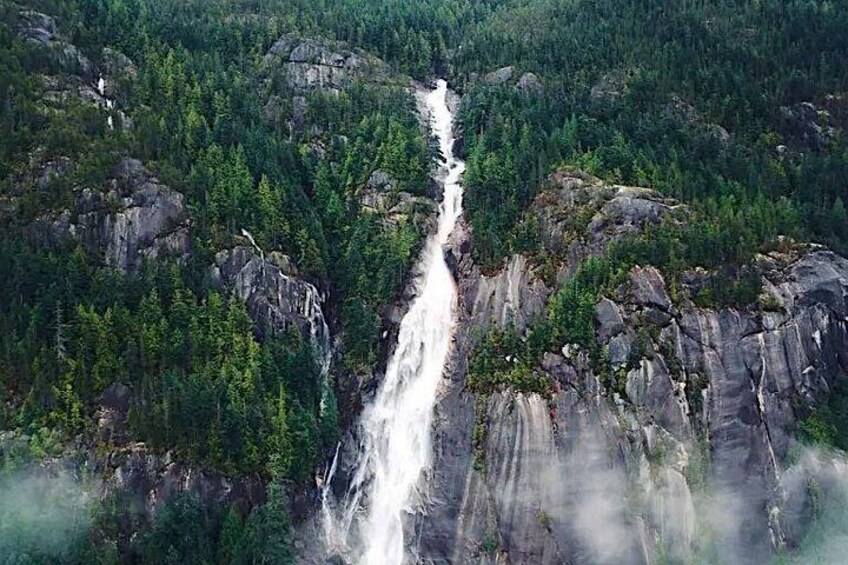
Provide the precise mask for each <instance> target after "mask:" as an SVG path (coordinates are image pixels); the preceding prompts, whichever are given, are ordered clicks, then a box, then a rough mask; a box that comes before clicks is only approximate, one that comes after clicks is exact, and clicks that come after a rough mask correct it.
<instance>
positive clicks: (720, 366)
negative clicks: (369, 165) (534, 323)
mask: <svg viewBox="0 0 848 565" xmlns="http://www.w3.org/2000/svg"><path fill="white" fill-rule="evenodd" d="M683 212H684V211H683V210H682V209H681V207H679V206H678V205H677V204H676V203H674V202H672V201H668V200H665V199H663V198H661V197H660V196H659V195H657V194H656V193H653V192H651V191H648V190H645V189H638V188H632V187H612V186H606V185H604V184H603V183H601V182H600V181H597V179H592V178H590V177H586V176H583V175H573V174H567V173H558V174H557V175H555V176H554V177H553V179H552V183H551V186H549V187H548V188H547V189H546V190H544V191H543V193H542V194H541V195H540V196H539V197H538V199H537V201H536V203H535V204H534V206H533V207H532V209H531V214H532V215H534V216H535V218H536V221H537V222H538V225H539V226H540V237H541V239H542V241H543V246H544V248H545V249H548V250H552V249H554V246H559V247H558V248H557V249H556V252H557V255H558V256H560V257H562V256H564V257H567V258H568V259H567V261H566V262H565V264H564V265H561V266H560V267H559V268H558V269H555V271H557V272H558V276H557V277H551V276H550V274H549V275H548V276H547V277H546V278H547V279H548V280H550V279H551V278H562V277H563V276H566V275H567V274H568V273H570V272H572V271H573V269H574V268H575V267H576V265H577V264H579V262H580V261H581V260H582V259H583V258H585V257H587V256H590V255H596V254H599V253H601V252H602V251H603V249H604V248H605V247H606V246H608V245H609V243H610V242H612V241H615V240H616V239H618V238H620V237H622V236H623V235H624V234H628V233H633V232H635V231H638V230H639V229H641V227H643V226H644V225H645V224H647V223H653V222H657V221H660V219H662V218H663V217H666V218H669V219H673V217H674V216H669V215H673V214H680V213H683ZM574 218H580V221H581V223H582V226H581V225H580V224H579V223H578V222H575V220H574ZM466 237H467V234H462V233H460V234H456V237H455V241H454V242H453V245H452V247H451V249H450V250H449V251H448V253H449V254H450V255H451V259H452V261H451V262H452V263H453V264H454V266H455V272H456V274H457V276H458V280H459V286H460V301H461V313H460V320H459V328H458V332H457V342H456V344H455V348H454V353H453V357H452V360H451V365H450V368H449V374H448V376H449V378H448V379H445V380H444V385H443V389H442V391H441V395H440V397H441V399H440V402H439V404H438V406H437V408H436V412H437V415H436V425H435V430H434V433H435V441H434V446H435V448H434V450H435V453H434V463H433V469H432V474H431V476H430V478H429V481H428V492H429V498H428V504H427V505H426V508H423V509H421V512H420V513H419V514H417V515H416V516H415V517H414V518H410V520H409V521H408V523H407V529H408V536H407V539H415V540H418V542H417V548H416V552H417V555H418V558H419V560H420V561H421V562H426V563H448V562H452V563H466V562H481V561H482V562H496V563H647V562H654V561H656V560H657V559H658V558H659V556H660V554H662V555H664V556H666V557H671V558H684V557H686V556H687V555H690V554H691V553H693V552H694V553H697V554H699V555H712V558H714V559H717V560H718V561H719V562H736V563H759V562H763V560H764V559H767V558H768V557H769V556H771V555H773V554H774V552H775V551H776V550H778V549H782V548H787V547H789V548H791V547H792V546H793V545H794V544H796V543H797V542H798V541H799V539H800V537H801V536H802V535H803V533H804V532H803V527H802V526H801V524H802V523H803V522H804V516H805V515H804V513H805V512H806V513H809V507H810V504H809V501H807V503H806V504H805V503H802V502H801V503H799V500H801V501H803V500H805V499H806V498H808V496H809V495H808V494H807V493H806V492H804V491H803V489H801V491H799V489H797V488H789V487H788V486H787V485H788V483H787V480H788V479H787V478H788V477H796V478H797V476H799V475H800V476H806V477H807V479H810V478H812V479H815V476H814V475H815V474H816V473H818V472H819V471H816V470H815V469H813V470H811V469H810V468H807V467H804V468H801V467H799V466H798V465H796V466H794V467H790V465H789V463H788V461H789V460H790V459H791V457H790V455H791V453H792V450H793V449H794V443H793V441H794V440H793V438H794V435H795V432H796V431H797V428H798V423H799V420H801V419H802V418H803V417H805V416H806V415H807V414H808V413H809V410H810V409H811V407H812V406H814V405H815V404H816V403H818V402H821V401H822V400H824V399H825V398H826V397H827V395H828V394H829V391H830V390H831V387H832V385H833V382H834V380H835V379H836V378H837V376H838V375H840V374H841V373H843V372H845V371H846V369H848V325H846V321H847V320H848V318H846V316H848V305H847V304H846V297H848V260H846V259H844V258H842V257H840V256H838V255H835V254H833V253H831V252H830V251H828V250H826V249H824V248H821V247H817V246H803V247H802V246H791V245H787V247H788V249H787V250H785V252H774V253H771V254H768V255H765V256H762V257H759V258H758V261H759V262H760V263H761V266H762V267H763V271H764V273H765V281H764V291H765V292H766V293H767V294H768V295H769V296H770V298H769V299H768V300H767V301H766V302H767V303H768V304H769V307H768V309H767V311H766V310H764V309H762V308H752V309H750V310H734V309H722V310H707V309H701V308H697V307H695V306H694V305H693V304H691V303H690V302H688V301H686V300H682V301H672V300H671V298H670V297H669V292H668V289H667V288H666V284H665V281H664V279H663V277H662V275H661V273H660V272H659V271H657V270H656V269H654V268H652V267H650V266H645V267H637V268H634V269H633V270H632V271H631V272H630V273H629V277H628V282H627V283H626V284H625V285H623V286H622V287H621V288H619V289H618V291H617V293H615V295H613V296H608V297H606V298H604V299H602V300H601V301H600V302H599V303H598V304H597V306H596V323H595V328H596V336H597V339H598V341H599V343H600V344H602V346H603V351H604V353H605V355H606V356H607V358H608V359H609V362H610V365H611V366H612V368H613V374H612V375H611V376H610V375H599V374H598V371H597V370H596V368H595V367H593V366H592V363H591V362H590V359H589V355H588V353H587V352H585V351H581V350H580V348H579V347H577V346H575V345H573V344H565V343H564V344H562V346H563V347H562V350H561V351H560V352H557V353H549V354H546V356H545V358H544V360H543V362H542V363H541V366H540V367H538V368H537V369H538V370H539V371H541V372H542V373H543V374H544V375H546V377H547V378H549V379H550V381H551V385H552V386H551V389H552V391H553V392H552V394H551V395H550V397H548V398H545V397H542V396H540V395H538V394H529V395H528V394H524V393H521V392H516V391H513V390H510V389H507V390H503V391H501V392H498V393H495V394H492V395H474V394H472V393H471V392H469V391H468V390H467V389H466V388H465V378H466V363H467V356H468V354H469V352H470V351H471V350H472V349H473V347H474V345H475V344H476V343H477V342H478V340H479V339H480V338H481V337H482V336H483V335H484V334H485V332H486V330H487V328H488V327H491V326H493V325H499V326H505V325H506V324H510V323H511V324H515V325H516V327H518V328H519V329H521V328H523V327H525V326H526V325H527V324H528V323H529V321H530V320H532V318H533V317H534V316H535V315H537V314H538V313H539V312H540V310H541V309H542V307H543V306H544V304H545V301H546V298H547V296H548V294H549V293H550V291H551V290H550V288H549V287H548V286H547V285H546V284H545V283H544V282H543V280H542V277H541V275H540V271H541V268H540V267H539V266H538V265H537V264H534V263H533V262H531V261H528V259H527V258H525V257H522V256H515V257H513V258H511V259H510V260H509V261H508V262H507V264H506V266H505V267H504V269H503V270H502V271H501V272H499V273H496V274H494V275H490V276H487V275H483V274H481V273H480V272H479V269H478V268H477V267H476V266H474V264H473V262H472V261H471V259H470V257H469V256H468V255H467V253H466V252H465V251H466V250H467V248H468V246H467V242H465V241H464V239H465V238H466ZM796 483H797V481H796ZM716 541H717V542H719V543H712V542H716ZM716 548H718V549H716ZM710 551H712V552H714V553H712V554H709V553H708V552H710Z"/></svg>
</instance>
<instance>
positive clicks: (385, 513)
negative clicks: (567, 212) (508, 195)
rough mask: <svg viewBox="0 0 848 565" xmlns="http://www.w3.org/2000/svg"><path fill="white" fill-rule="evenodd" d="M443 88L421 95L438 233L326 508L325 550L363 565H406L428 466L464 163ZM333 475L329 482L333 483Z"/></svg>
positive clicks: (450, 324) (446, 340)
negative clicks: (344, 475) (407, 520)
mask: <svg viewBox="0 0 848 565" xmlns="http://www.w3.org/2000/svg"><path fill="white" fill-rule="evenodd" d="M447 95H448V89H447V84H446V83H445V81H443V80H440V81H439V82H438V84H437V86H436V88H435V89H434V90H432V91H430V92H428V93H426V94H422V95H421V96H422V102H423V103H424V106H425V108H426V111H427V112H428V114H429V123H430V129H431V131H432V133H433V135H435V136H436V137H437V138H438V141H439V148H440V150H441V154H442V156H443V157H444V162H443V163H441V164H440V170H439V171H438V175H437V178H439V179H443V187H444V188H443V198H442V203H441V205H440V207H439V218H438V230H437V231H436V233H434V234H433V235H431V236H430V238H429V239H428V241H427V243H426V245H425V247H424V250H423V252H422V255H421V258H420V263H419V265H418V269H417V270H416V272H419V273H421V274H420V275H419V277H418V279H417V280H416V281H415V286H416V290H417V292H416V298H415V299H414V300H413V301H412V303H411V305H410V308H409V311H408V312H407V314H406V316H404V318H403V320H402V321H401V323H400V331H399V334H398V342H397V346H396V348H395V350H394V353H393V354H392V356H391V358H390V359H389V362H388V365H387V367H386V376H385V378H384V379H383V382H382V383H381V385H380V388H379V390H378V391H377V394H376V397H375V398H374V401H373V402H372V403H371V404H370V405H369V406H367V407H366V408H365V410H364V411H363V413H362V417H361V420H360V435H361V440H360V442H361V443H360V450H359V454H358V458H357V462H356V470H355V472H354V476H353V479H352V481H351V484H350V487H349V490H348V495H347V497H346V499H345V501H344V504H343V507H342V509H341V513H340V514H341V515H340V516H339V517H338V518H336V517H335V516H333V514H335V513H334V512H331V511H330V510H329V509H328V508H327V506H326V505H325V508H324V528H325V537H326V541H327V543H328V545H329V546H330V548H331V550H335V551H339V550H341V548H342V547H345V546H347V545H348V544H349V541H348V539H347V538H348V537H349V535H350V534H349V532H350V531H351V530H353V532H354V534H353V535H354V536H355V537H356V538H357V540H356V541H355V542H354V543H355V546H354V549H353V553H354V555H352V557H353V559H354V560H356V561H358V562H359V563H360V564H361V565H400V564H401V563H402V562H403V560H404V551H405V550H404V536H403V516H404V514H405V513H409V512H414V511H415V509H416V507H417V506H418V504H419V503H420V492H419V486H420V483H421V479H422V475H423V473H424V472H425V470H426V469H428V468H429V466H430V458H431V430H432V421H433V409H434V407H435V403H436V392H437V389H438V385H439V381H440V380H441V378H442V374H443V372H444V369H445V363H446V361H447V358H448V353H449V350H450V346H451V341H452V336H453V330H454V320H455V313H456V304H457V292H456V285H455V284H454V280H453V277H452V276H451V273H450V271H449V270H448V267H447V264H446V263H445V259H444V251H443V248H444V245H445V243H447V240H448V237H449V236H450V234H451V232H452V231H453V230H454V228H455V226H456V223H457V220H458V219H459V217H460V215H461V213H462V186H461V184H460V178H461V176H462V173H463V171H464V170H465V163H463V162H462V161H460V160H459V159H457V158H456V157H455V156H454V155H453V114H452V113H451V111H450V109H449V108H448V103H447ZM334 467H335V461H334V463H333V469H331V472H330V473H329V477H328V481H327V482H328V483H329V481H330V480H332V475H333V474H334V471H335V469H334Z"/></svg>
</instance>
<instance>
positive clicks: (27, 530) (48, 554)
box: [0, 470, 91, 563]
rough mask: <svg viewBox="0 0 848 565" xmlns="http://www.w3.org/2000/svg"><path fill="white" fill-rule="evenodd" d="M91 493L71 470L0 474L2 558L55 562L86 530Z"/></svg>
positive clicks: (0, 556)
mask: <svg viewBox="0 0 848 565" xmlns="http://www.w3.org/2000/svg"><path fill="white" fill-rule="evenodd" d="M90 510H91V496H90V494H89V493H87V492H86V491H85V490H84V489H83V488H82V486H81V483H80V482H79V481H77V480H75V479H74V478H73V477H72V476H71V475H69V474H67V473H65V472H60V473H58V474H49V473H48V472H46V471H43V470H35V471H33V472H30V473H27V472H22V471H14V472H11V473H10V474H2V473H0V563H19V562H27V561H29V560H39V561H42V560H48V561H56V560H60V559H62V558H63V557H66V556H68V555H69V553H70V552H71V551H72V550H73V549H74V548H75V547H76V546H77V545H78V542H79V541H81V540H82V539H83V537H84V536H85V534H86V533H87V531H88V527H89V522H90Z"/></svg>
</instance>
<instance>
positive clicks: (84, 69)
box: [18, 10, 92, 75]
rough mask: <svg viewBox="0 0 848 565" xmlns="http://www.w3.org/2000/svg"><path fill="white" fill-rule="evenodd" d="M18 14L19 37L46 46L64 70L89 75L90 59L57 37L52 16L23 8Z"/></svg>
mask: <svg viewBox="0 0 848 565" xmlns="http://www.w3.org/2000/svg"><path fill="white" fill-rule="evenodd" d="M19 16H20V22H19V28H18V36H19V37H20V38H21V39H24V40H26V41H30V42H33V43H37V44H39V45H43V46H45V47H47V48H48V49H49V50H50V52H51V53H52V54H53V56H54V58H55V60H56V62H57V63H58V64H59V66H61V67H62V68H63V69H64V70H65V71H68V72H72V73H80V74H82V75H90V73H91V68H92V65H91V61H89V59H88V57H86V56H85V55H83V53H82V51H80V50H79V49H78V48H77V47H76V46H75V45H72V44H70V43H68V42H66V41H63V40H62V39H61V38H60V37H59V35H58V33H57V27H56V20H55V19H53V17H51V16H48V15H46V14H42V13H41V12H36V11H34V10H24V11H22V12H20V13H19Z"/></svg>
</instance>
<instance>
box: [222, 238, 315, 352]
mask: <svg viewBox="0 0 848 565" xmlns="http://www.w3.org/2000/svg"><path fill="white" fill-rule="evenodd" d="M295 272H296V271H294V270H293V267H292V265H291V261H290V259H289V258H288V257H286V256H281V255H279V254H277V255H275V254H271V255H270V256H269V257H268V258H266V257H265V256H264V254H260V252H258V251H257V250H255V249H253V248H250V247H246V246H237V247H234V248H233V249H230V250H224V251H220V252H219V253H218V254H217V255H216V256H215V265H214V266H213V267H212V276H213V278H214V279H215V280H217V281H218V282H220V283H221V284H223V285H225V286H226V287H227V288H229V289H231V290H232V291H233V292H234V293H235V294H236V295H237V296H238V297H240V298H241V299H242V300H244V301H245V302H246V303H247V311H248V314H249V315H250V318H251V320H253V325H254V331H255V332H256V335H257V336H258V337H259V338H260V339H266V338H270V337H273V336H276V335H281V334H283V333H285V332H286V331H288V330H289V329H290V328H296V329H297V330H298V331H300V333H301V335H303V336H304V338H306V339H307V340H317V341H318V342H320V343H321V344H329V341H330V336H329V331H328V329H327V326H326V323H325V321H324V314H323V312H322V310H321V303H322V298H321V295H320V293H319V292H318V289H317V288H315V286H313V285H312V284H310V283H308V282H306V281H304V280H302V279H300V278H298V277H297V276H295V274H294V273H295Z"/></svg>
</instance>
